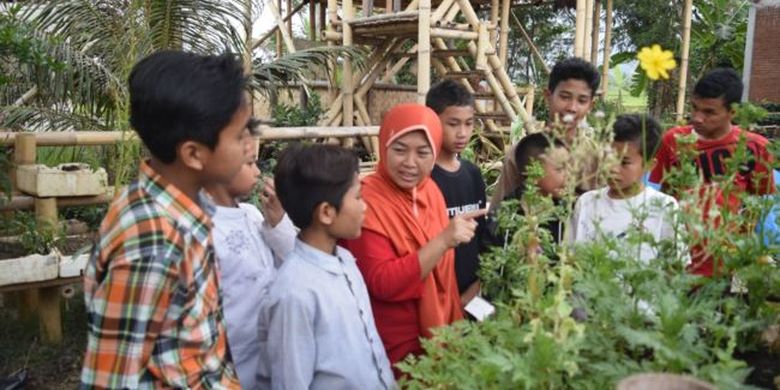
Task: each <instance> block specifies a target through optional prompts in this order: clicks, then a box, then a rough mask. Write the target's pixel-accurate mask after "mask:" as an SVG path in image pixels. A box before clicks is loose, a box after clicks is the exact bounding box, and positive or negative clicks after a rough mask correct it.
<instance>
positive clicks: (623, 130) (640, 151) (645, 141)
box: [567, 114, 685, 262]
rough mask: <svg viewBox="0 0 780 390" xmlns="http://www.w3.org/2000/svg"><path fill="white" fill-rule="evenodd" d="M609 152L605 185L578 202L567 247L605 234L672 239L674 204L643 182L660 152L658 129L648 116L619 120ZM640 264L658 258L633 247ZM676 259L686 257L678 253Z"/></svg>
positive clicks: (643, 247)
mask: <svg viewBox="0 0 780 390" xmlns="http://www.w3.org/2000/svg"><path fill="white" fill-rule="evenodd" d="M613 132H614V142H613V144H612V148H613V150H614V151H615V153H616V154H617V156H618V158H619V162H618V164H617V165H616V166H615V167H614V168H613V171H612V177H611V178H610V179H609V181H608V184H609V185H608V186H607V187H604V188H602V189H598V190H593V191H588V192H586V193H584V194H583V195H582V196H581V197H580V198H579V199H578V200H577V204H576V206H575V208H574V213H573V214H572V221H571V226H570V227H569V230H568V234H567V241H568V242H592V241H595V240H598V239H599V237H600V236H601V235H602V234H604V235H607V236H612V237H616V238H618V239H620V238H622V237H624V236H625V235H626V234H627V233H628V232H629V230H631V229H639V230H640V231H641V232H642V233H645V234H649V235H650V236H652V237H653V239H654V240H655V241H660V240H676V241H677V243H676V247H677V248H682V247H683V245H682V244H681V242H680V240H679V237H676V235H675V229H674V224H675V222H674V221H675V211H676V210H677V209H678V204H677V201H676V200H675V199H674V198H673V197H671V196H669V195H666V194H663V193H661V192H659V191H656V190H654V189H653V188H650V187H648V186H646V185H644V183H643V177H644V175H645V173H646V172H647V168H649V164H650V162H651V161H652V159H653V156H654V151H655V149H656V148H657V147H658V143H659V134H660V126H659V125H658V123H657V122H656V121H655V120H654V119H653V118H651V117H648V116H642V115H637V114H631V115H621V116H620V117H618V119H617V120H616V121H615V124H614V125H613ZM637 249H638V252H637V255H638V260H640V261H642V262H648V261H650V260H652V259H654V258H656V257H657V255H658V254H657V253H656V251H655V249H653V247H651V246H649V245H647V244H642V245H641V247H639V248H637ZM680 251H681V252H680V254H682V253H685V251H684V250H683V249H680Z"/></svg>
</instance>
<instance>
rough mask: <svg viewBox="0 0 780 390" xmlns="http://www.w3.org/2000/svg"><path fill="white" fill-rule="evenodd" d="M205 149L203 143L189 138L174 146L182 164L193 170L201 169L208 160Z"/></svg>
mask: <svg viewBox="0 0 780 390" xmlns="http://www.w3.org/2000/svg"><path fill="white" fill-rule="evenodd" d="M207 149H208V148H206V146H205V145H202V144H200V143H199V142H195V141H192V140H190V141H184V142H182V143H181V144H179V146H177V147H176V154H177V156H178V157H179V160H181V162H182V163H183V164H184V166H186V167H188V168H190V169H192V170H194V171H202V170H203V168H204V167H205V166H206V163H207V162H208V155H209V153H208V150H207Z"/></svg>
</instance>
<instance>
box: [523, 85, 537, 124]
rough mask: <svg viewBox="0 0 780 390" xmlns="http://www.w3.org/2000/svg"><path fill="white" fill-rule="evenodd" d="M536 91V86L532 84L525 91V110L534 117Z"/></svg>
mask: <svg viewBox="0 0 780 390" xmlns="http://www.w3.org/2000/svg"><path fill="white" fill-rule="evenodd" d="M535 92H536V88H534V86H533V85H531V86H530V87H529V88H528V89H527V90H526V92H525V111H526V112H527V113H528V115H529V116H531V117H533V115H534V93H535Z"/></svg>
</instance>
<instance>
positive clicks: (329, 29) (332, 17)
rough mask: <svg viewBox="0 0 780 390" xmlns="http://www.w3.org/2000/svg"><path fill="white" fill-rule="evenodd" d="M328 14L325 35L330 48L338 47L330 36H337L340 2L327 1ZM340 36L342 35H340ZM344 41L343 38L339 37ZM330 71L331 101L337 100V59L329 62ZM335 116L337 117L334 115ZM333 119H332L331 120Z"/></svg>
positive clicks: (335, 0)
mask: <svg viewBox="0 0 780 390" xmlns="http://www.w3.org/2000/svg"><path fill="white" fill-rule="evenodd" d="M327 5H328V6H327V13H328V23H326V24H325V34H326V39H327V41H328V47H333V46H336V44H335V43H334V41H333V40H330V39H329V38H328V36H330V35H333V34H337V32H336V28H335V27H334V22H336V21H338V19H339V15H338V9H337V8H338V0H327ZM338 34H340V33H338ZM339 38H340V39H342V40H343V37H339ZM327 64H328V67H327V68H328V69H332V70H333V71H332V72H328V96H329V97H330V99H331V101H333V100H335V99H336V94H337V92H336V60H335V59H329V60H328V61H327ZM334 116H335V115H334ZM331 119H332V118H331Z"/></svg>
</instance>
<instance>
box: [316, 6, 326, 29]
mask: <svg viewBox="0 0 780 390" xmlns="http://www.w3.org/2000/svg"><path fill="white" fill-rule="evenodd" d="M317 12H318V13H319V19H320V20H319V23H317V35H319V36H322V33H323V31H325V23H327V21H326V20H327V19H326V14H325V1H324V0H323V1H318V2H317Z"/></svg>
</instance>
